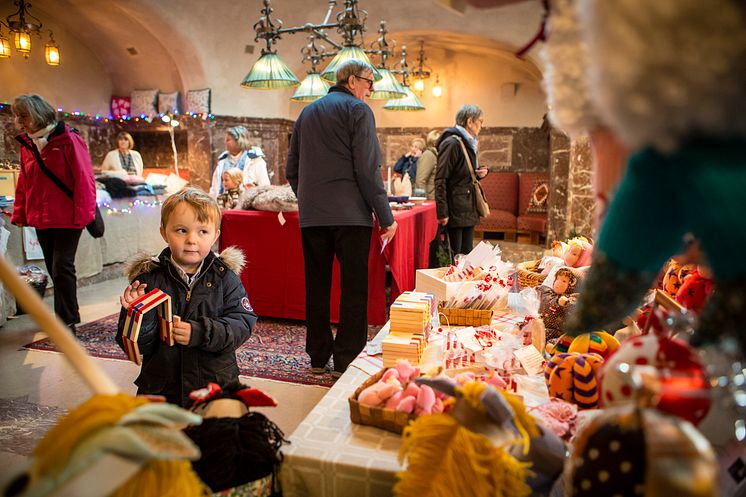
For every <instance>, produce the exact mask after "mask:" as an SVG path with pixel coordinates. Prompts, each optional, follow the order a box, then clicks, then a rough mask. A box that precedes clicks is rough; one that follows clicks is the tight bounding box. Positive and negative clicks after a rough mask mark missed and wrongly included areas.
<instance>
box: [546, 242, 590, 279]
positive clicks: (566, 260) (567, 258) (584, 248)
mask: <svg viewBox="0 0 746 497" xmlns="http://www.w3.org/2000/svg"><path fill="white" fill-rule="evenodd" d="M562 249H563V250H562V256H561V257H557V256H546V257H544V258H542V260H541V262H540V263H539V269H541V270H542V271H541V274H543V275H548V274H549V273H550V272H551V271H552V269H554V268H556V267H557V266H567V267H572V268H581V267H585V266H588V265H589V264H590V263H591V256H592V254H593V245H591V243H590V242H589V241H588V239H586V238H585V237H582V236H579V237H576V238H571V239H570V240H568V241H567V243H565V244H563V245H562ZM553 251H554V252H555V253H556V251H557V247H556V246H553Z"/></svg>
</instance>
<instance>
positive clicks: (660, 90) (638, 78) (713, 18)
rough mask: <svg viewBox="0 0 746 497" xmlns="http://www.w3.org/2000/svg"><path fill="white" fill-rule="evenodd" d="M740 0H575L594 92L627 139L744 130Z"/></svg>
mask: <svg viewBox="0 0 746 497" xmlns="http://www.w3.org/2000/svg"><path fill="white" fill-rule="evenodd" d="M741 1H742V0H579V1H578V12H579V15H580V18H581V22H582V25H583V26H584V36H585V39H586V41H587V43H588V54H589V84H590V87H591V97H592V99H593V101H594V104H595V106H596V108H597V109H598V111H599V113H600V114H601V117H602V118H603V120H604V121H605V122H607V123H608V124H609V125H610V126H611V127H612V128H613V129H614V130H615V131H616V133H617V134H618V136H619V137H620V138H621V139H622V140H623V141H624V142H625V143H626V144H627V145H629V146H630V147H632V148H633V149H637V148H640V147H643V146H648V145H651V146H654V147H656V148H657V149H659V150H662V151H670V150H673V149H675V148H677V147H678V146H679V145H680V143H681V142H682V141H683V140H685V139H687V138H689V137H702V136H709V137H743V136H746V112H744V104H745V103H746V9H744V8H743V6H740V7H739V6H738V3H739V2H741Z"/></svg>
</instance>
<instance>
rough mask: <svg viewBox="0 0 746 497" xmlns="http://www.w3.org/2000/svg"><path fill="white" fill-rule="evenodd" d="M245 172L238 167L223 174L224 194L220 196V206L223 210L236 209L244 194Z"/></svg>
mask: <svg viewBox="0 0 746 497" xmlns="http://www.w3.org/2000/svg"><path fill="white" fill-rule="evenodd" d="M243 191H244V187H243V171H241V170H240V169H238V168H237V167H234V168H231V169H226V170H225V172H223V193H221V194H220V195H218V205H219V206H220V207H221V208H223V209H235V208H236V207H238V204H239V199H240V198H241V194H243Z"/></svg>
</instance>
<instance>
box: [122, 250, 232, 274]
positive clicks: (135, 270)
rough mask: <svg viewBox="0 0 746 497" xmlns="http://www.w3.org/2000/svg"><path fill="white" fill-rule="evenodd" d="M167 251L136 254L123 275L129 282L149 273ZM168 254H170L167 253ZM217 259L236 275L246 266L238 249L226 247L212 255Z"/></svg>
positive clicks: (126, 263) (131, 258)
mask: <svg viewBox="0 0 746 497" xmlns="http://www.w3.org/2000/svg"><path fill="white" fill-rule="evenodd" d="M167 250H168V249H165V250H164V252H161V254H160V255H150V254H148V253H146V252H138V253H136V254H135V255H133V256H132V257H130V258H129V259H128V260H127V262H125V264H124V275H125V276H126V277H127V279H128V280H129V281H132V280H133V279H135V277H137V276H138V275H141V274H143V273H149V272H150V271H152V270H153V269H155V268H156V267H157V266H158V265H159V263H160V258H161V257H162V256H163V255H164V253H167V252H166V251H167ZM168 254H170V252H168ZM213 255H214V256H215V257H217V258H218V259H219V260H220V261H221V262H222V263H223V264H224V265H225V267H227V268H228V269H230V270H231V271H233V272H234V273H236V274H237V275H240V274H241V271H242V270H243V268H244V266H245V265H246V257H245V256H244V253H243V251H242V250H241V249H239V248H238V247H233V246H231V247H227V248H226V249H224V250H223V251H222V252H220V254H213Z"/></svg>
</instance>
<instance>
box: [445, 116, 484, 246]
mask: <svg viewBox="0 0 746 497" xmlns="http://www.w3.org/2000/svg"><path fill="white" fill-rule="evenodd" d="M483 122H484V119H483V118H482V110H481V109H480V108H479V107H477V106H476V105H468V104H467V105H464V106H463V107H461V109H459V111H458V113H457V114H456V126H454V127H453V128H448V129H446V130H445V131H444V132H443V135H442V136H441V137H440V141H438V167H437V169H436V172H435V203H436V208H437V214H438V223H439V224H442V225H445V226H446V227H447V228H448V237H449V238H450V240H451V249H452V250H453V252H454V253H456V254H468V253H469V252H471V249H472V245H473V243H474V226H476V225H477V224H479V214H477V203H476V197H475V195H476V192H475V190H474V185H473V184H472V180H471V173H470V172H469V169H468V168H469V162H468V161H467V160H466V156H465V155H464V150H463V148H462V147H461V143H463V144H464V146H465V148H466V153H468V154H469V159H470V161H471V165H472V167H473V168H474V172H475V175H476V177H477V178H479V179H482V178H484V177H485V176H487V173H488V170H487V168H484V167H482V168H480V167H479V165H478V164H477V136H478V135H479V131H480V130H481V129H482V123H483Z"/></svg>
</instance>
